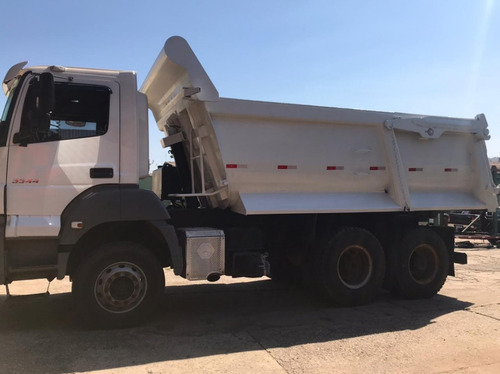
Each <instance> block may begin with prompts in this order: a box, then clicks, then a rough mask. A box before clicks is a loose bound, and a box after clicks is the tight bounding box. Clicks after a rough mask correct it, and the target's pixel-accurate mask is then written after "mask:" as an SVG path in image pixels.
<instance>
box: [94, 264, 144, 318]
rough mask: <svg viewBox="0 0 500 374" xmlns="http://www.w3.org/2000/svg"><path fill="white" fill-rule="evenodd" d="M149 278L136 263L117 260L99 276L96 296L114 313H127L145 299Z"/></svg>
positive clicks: (95, 289) (101, 304) (100, 303)
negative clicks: (147, 278)
mask: <svg viewBox="0 0 500 374" xmlns="http://www.w3.org/2000/svg"><path fill="white" fill-rule="evenodd" d="M146 290H147V280H146V277H145V275H144V272H143V271H142V270H141V269H140V268H139V267H137V266H136V265H134V264H131V263H128V262H117V263H114V264H112V265H109V266H108V267H106V268H105V269H104V270H103V271H102V272H101V273H100V274H99V276H98V277H97V280H96V283H95V288H94V291H95V297H96V300H97V302H98V303H99V305H100V306H101V307H102V308H103V309H105V310H107V311H109V312H112V313H125V312H129V311H131V310H133V309H134V308H136V307H137V306H138V305H139V304H140V303H141V302H142V300H143V299H144V296H145V295H146Z"/></svg>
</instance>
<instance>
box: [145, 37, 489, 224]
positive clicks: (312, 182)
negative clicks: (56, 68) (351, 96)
mask: <svg viewBox="0 0 500 374" xmlns="http://www.w3.org/2000/svg"><path fill="white" fill-rule="evenodd" d="M141 91H142V92H144V93H145V94H146V95H147V96H148V102H149V106H150V108H151V109H152V111H153V114H154V116H155V119H156V122H157V124H158V126H159V129H160V130H162V131H164V132H165V135H166V137H167V138H166V139H165V142H164V143H165V144H170V143H174V142H176V141H180V139H185V141H186V142H187V143H192V144H189V145H187V148H189V149H190V150H191V152H192V153H193V154H192V155H191V157H192V158H194V159H195V160H196V161H195V162H196V163H197V164H198V167H199V168H200V169H203V173H204V178H205V191H201V190H197V191H194V192H195V193H207V194H209V195H210V194H211V196H210V201H211V204H212V206H213V207H219V208H226V207H230V208H231V209H232V210H233V211H235V212H237V213H241V214H247V215H251V214H296V213H354V212H395V211H429V210H435V211H442V210H480V209H488V210H490V211H493V210H494V209H495V208H496V204H497V202H496V197H495V195H494V186H493V184H492V181H491V176H490V171H489V167H488V162H487V155H486V147H485V142H484V140H486V139H488V138H489V136H488V129H487V123H486V120H485V117H484V115H482V114H481V115H478V116H476V118H474V119H459V118H448V117H436V116H422V115H413V114H402V113H387V112H374V111H364V110H353V109H340V108H326V107H314V106H304V105H293V104H281V103H269V102H255V101H248V100H235V99H225V98H219V96H218V93H217V91H216V89H215V88H214V85H213V84H212V83H211V81H210V78H209V77H208V75H207V74H206V73H205V71H204V69H203V68H202V66H201V65H200V63H199V62H198V59H197V58H196V56H195V55H194V53H193V52H192V50H191V49H190V47H189V46H188V44H187V43H186V42H185V41H184V40H183V39H181V38H171V39H169V40H168V42H167V43H166V44H165V46H164V48H163V49H162V51H161V53H160V55H159V57H158V58H157V60H156V62H155V64H154V66H153V68H152V69H151V71H150V73H149V75H148V76H147V78H146V80H145V82H144V84H143V86H142V88H141ZM196 92H198V93H196ZM187 96H189V98H188V97H187ZM173 116H174V117H176V118H178V119H179V120H177V121H172V118H173ZM169 121H170V122H171V123H170V125H169ZM179 125H180V128H179ZM176 126H177V128H176ZM169 128H170V130H169ZM169 131H170V136H171V138H173V139H172V140H171V141H170V138H168V136H169ZM180 134H182V135H180ZM174 137H175V138H174ZM200 149H201V152H200ZM200 153H201V154H202V155H203V160H201V158H200V157H198V156H199V155H200Z"/></svg>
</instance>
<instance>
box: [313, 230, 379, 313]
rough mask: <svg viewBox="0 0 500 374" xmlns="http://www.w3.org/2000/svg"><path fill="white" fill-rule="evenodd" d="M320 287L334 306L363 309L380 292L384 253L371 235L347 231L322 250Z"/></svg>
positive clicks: (363, 232) (339, 233)
mask: <svg viewBox="0 0 500 374" xmlns="http://www.w3.org/2000/svg"><path fill="white" fill-rule="evenodd" d="M320 260H321V261H320V265H319V266H320V274H319V275H320V276H319V285H320V288H321V289H322V290H323V292H324V293H325V294H326V296H327V297H328V298H329V299H330V300H332V301H333V302H335V303H337V304H340V305H345V306H352V305H361V304H366V303H368V302H369V301H370V300H372V299H373V298H374V297H375V296H376V295H377V293H378V291H379V290H380V287H381V285H382V281H383V277H384V273H385V258H384V251H383V249H382V247H381V245H380V243H379V242H378V240H377V238H375V236H373V234H371V233H370V232H369V231H367V230H365V229H361V228H356V227H348V228H344V229H342V230H340V231H339V232H337V233H336V234H335V235H334V236H333V237H332V238H331V239H330V240H329V241H327V242H326V244H325V245H324V246H323V248H322V251H321V257H320Z"/></svg>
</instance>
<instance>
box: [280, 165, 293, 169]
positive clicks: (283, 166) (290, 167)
mask: <svg viewBox="0 0 500 374" xmlns="http://www.w3.org/2000/svg"><path fill="white" fill-rule="evenodd" d="M290 169H297V165H278V170H290Z"/></svg>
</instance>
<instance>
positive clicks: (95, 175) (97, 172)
mask: <svg viewBox="0 0 500 374" xmlns="http://www.w3.org/2000/svg"><path fill="white" fill-rule="evenodd" d="M90 178H92V179H110V178H113V168H92V169H90Z"/></svg>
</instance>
